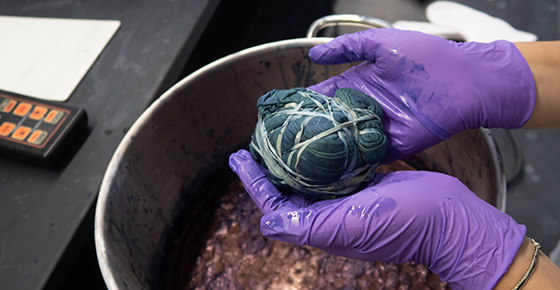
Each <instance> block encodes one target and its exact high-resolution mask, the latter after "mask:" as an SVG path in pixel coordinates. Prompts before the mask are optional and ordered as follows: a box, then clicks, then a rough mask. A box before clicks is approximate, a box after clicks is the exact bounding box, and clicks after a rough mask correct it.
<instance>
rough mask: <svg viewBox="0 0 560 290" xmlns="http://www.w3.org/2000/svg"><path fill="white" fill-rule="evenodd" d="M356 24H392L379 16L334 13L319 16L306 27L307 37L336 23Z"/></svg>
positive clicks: (369, 26) (374, 26)
mask: <svg viewBox="0 0 560 290" xmlns="http://www.w3.org/2000/svg"><path fill="white" fill-rule="evenodd" d="M341 24H342V25H347V26H358V27H366V28H392V27H393V25H392V24H391V23H389V22H387V21H385V20H381V19H379V18H374V17H369V16H362V15H357V14H334V15H327V16H324V17H321V18H319V19H317V20H315V21H313V23H311V26H309V29H307V36H306V37H307V38H313V37H316V36H317V34H318V33H319V31H321V29H323V28H326V27H331V26H338V25H341Z"/></svg>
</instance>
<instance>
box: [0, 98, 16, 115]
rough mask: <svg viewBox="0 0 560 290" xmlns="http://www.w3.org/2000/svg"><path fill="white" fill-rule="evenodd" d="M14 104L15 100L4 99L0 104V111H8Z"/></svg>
mask: <svg viewBox="0 0 560 290" xmlns="http://www.w3.org/2000/svg"><path fill="white" fill-rule="evenodd" d="M16 104H17V101H14V100H10V99H5V100H4V101H2V103H1V104H0V111H2V112H4V113H9V112H10V111H12V109H13V108H14V107H15V106H16Z"/></svg>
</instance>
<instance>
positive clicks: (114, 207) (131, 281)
mask: <svg viewBox="0 0 560 290" xmlns="http://www.w3.org/2000/svg"><path fill="white" fill-rule="evenodd" d="M328 40H329V39H328V38H313V39H294V40H288V41H280V42H275V43H270V44H266V45H261V46H257V47H254V48H250V49H247V50H244V51H241V52H238V53H235V54H232V55H230V56H227V57H225V58H223V59H220V60H218V61H216V62H213V63H211V64H209V65H207V66H206V67H204V68H202V69H200V70H198V71H197V72H195V73H193V74H192V75H190V76H188V77H186V78H185V79H183V80H182V81H180V82H179V83H177V84H176V85H175V86H173V87H172V88H171V89H169V90H168V91H167V92H166V93H165V94H163V95H162V96H161V97H160V98H159V99H158V100H156V101H155V102H154V103H153V104H152V105H151V106H150V107H149V108H148V109H147V110H146V111H145V112H144V113H143V114H142V115H141V116H140V118H139V119H138V120H137V121H136V123H135V124H134V126H132V128H131V129H130V130H129V131H128V133H127V134H126V136H125V137H124V139H123V141H122V142H121V144H120V145H119V147H118V149H117V151H116V153H115V155H114V156H113V158H112V160H111V162H110V164H109V167H108V169H107V172H106V173H105V177H104V179H103V183H102V185H101V190H100V193H99V200H98V203H97V208H96V216H95V243H96V248H97V255H98V260H99V265H100V268H101V271H102V273H103V277H104V279H105V282H106V284H107V286H108V288H109V289H111V290H116V289H156V288H161V285H162V284H161V281H162V279H166V273H165V271H164V269H163V268H162V267H161V265H162V262H163V260H162V259H163V257H164V256H165V254H166V253H167V252H168V251H169V245H172V244H173V241H172V240H170V239H172V235H170V233H172V232H173V230H174V227H177V225H180V224H184V223H183V222H184V221H178V220H177V219H178V216H179V214H181V217H182V218H183V219H185V218H186V219H196V209H197V208H198V207H199V205H200V200H203V198H204V196H203V195H204V190H201V187H202V186H203V182H204V181H205V180H206V181H207V180H211V182H215V183H219V182H220V176H221V175H220V174H219V172H224V171H223V170H228V168H227V163H228V162H227V158H228V156H229V155H230V154H231V153H232V152H235V151H237V150H238V149H240V148H247V147H248V142H249V139H250V136H251V134H252V132H253V130H254V126H255V122H256V119H257V110H256V100H257V98H258V97H259V96H261V95H262V94H263V93H265V92H267V91H269V90H271V89H286V88H292V87H299V86H309V85H312V84H315V83H317V82H320V81H322V80H325V79H327V78H329V77H331V76H334V75H337V74H340V73H342V72H343V71H345V70H346V69H348V68H349V67H350V66H352V65H353V64H346V65H338V66H329V67H326V66H320V65H316V64H313V63H312V62H311V61H310V60H309V58H308V57H307V53H308V50H309V48H311V47H313V46H315V45H317V44H321V43H325V42H327V41H328ZM408 161H409V162H410V163H411V164H412V165H414V166H416V167H417V168H419V169H426V170H434V171H439V172H444V173H447V174H451V175H453V176H456V177H457V178H459V179H460V180H461V181H462V182H464V183H465V184H466V185H467V186H468V187H469V188H470V189H471V190H473V191H474V192H475V193H477V194H478V195H479V196H480V197H481V198H483V199H484V200H486V201H487V202H489V203H490V204H492V205H494V206H496V207H498V208H499V209H502V210H503V209H504V207H505V180H504V170H503V168H502V162H501V159H500V153H499V152H498V149H497V147H496V144H495V141H494V139H493V137H492V136H491V134H490V132H489V131H487V130H484V129H481V130H471V131H466V132H463V133H461V134H458V135H456V136H454V137H453V138H451V139H450V140H448V141H446V142H443V143H441V144H439V145H437V146H435V147H433V148H430V149H428V150H426V151H425V152H423V153H421V154H418V155H416V156H413V157H412V158H411V159H410V160H408Z"/></svg>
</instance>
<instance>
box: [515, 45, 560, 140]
mask: <svg viewBox="0 0 560 290" xmlns="http://www.w3.org/2000/svg"><path fill="white" fill-rule="evenodd" d="M515 46H516V47H517V49H519V51H520V52H521V54H522V55H523V57H524V58H525V60H526V61H527V63H528V64H529V67H530V68H531V72H532V73H533V78H534V80H535V87H536V91H537V102H536V105H535V109H534V110H533V114H532V115H531V118H530V119H529V121H528V122H527V123H526V124H525V125H524V126H523V128H524V129H540V128H560V41H539V42H519V43H515Z"/></svg>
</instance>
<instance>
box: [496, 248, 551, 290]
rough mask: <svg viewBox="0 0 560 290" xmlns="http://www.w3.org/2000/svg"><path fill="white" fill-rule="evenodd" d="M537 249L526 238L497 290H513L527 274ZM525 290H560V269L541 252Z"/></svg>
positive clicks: (524, 287)
mask: <svg viewBox="0 0 560 290" xmlns="http://www.w3.org/2000/svg"><path fill="white" fill-rule="evenodd" d="M534 250H535V247H534V246H533V244H532V243H531V242H530V240H529V239H528V238H525V240H524V241H523V244H521V247H519V250H518V251H517V254H516V255H515V258H514V259H513V261H512V263H511V265H510V266H509V268H508V271H507V272H506V273H505V274H504V275H503V276H502V278H501V280H500V281H499V282H498V284H497V285H496V287H495V288H494V289H495V290H511V289H513V287H515V285H517V283H518V282H519V281H520V280H521V277H523V275H524V274H525V272H526V271H527V269H528V268H529V265H530V263H531V259H532V256H533V252H534ZM522 289H523V290H532V289H539V290H541V289H544V290H547V289H560V268H558V266H556V265H555V264H554V263H553V262H552V261H551V260H550V259H549V258H548V257H547V256H546V255H545V254H544V253H543V252H541V251H539V254H538V257H537V263H536V266H535V269H534V271H533V274H532V275H531V276H530V277H529V279H528V280H527V283H526V284H525V285H524V286H523V288H522Z"/></svg>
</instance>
